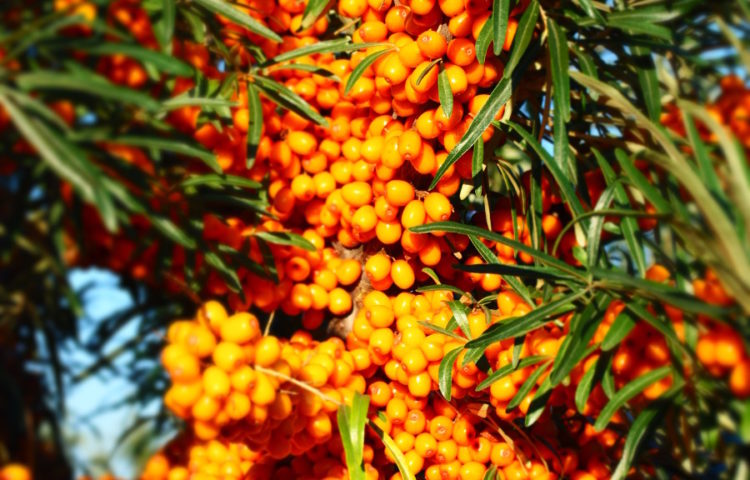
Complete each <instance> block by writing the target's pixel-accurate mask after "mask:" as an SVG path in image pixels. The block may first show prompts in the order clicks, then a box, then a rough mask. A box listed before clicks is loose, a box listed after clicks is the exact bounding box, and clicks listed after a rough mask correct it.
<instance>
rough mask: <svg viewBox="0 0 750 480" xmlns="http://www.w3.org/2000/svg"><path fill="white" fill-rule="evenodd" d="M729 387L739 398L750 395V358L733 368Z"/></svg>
mask: <svg viewBox="0 0 750 480" xmlns="http://www.w3.org/2000/svg"><path fill="white" fill-rule="evenodd" d="M729 389H730V390H731V391H732V393H733V394H734V395H736V396H737V397H738V398H747V397H750V360H748V359H745V360H744V361H742V362H740V363H738V364H737V365H735V367H734V368H733V369H732V373H731V374H730V375H729Z"/></svg>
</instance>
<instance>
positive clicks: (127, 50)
mask: <svg viewBox="0 0 750 480" xmlns="http://www.w3.org/2000/svg"><path fill="white" fill-rule="evenodd" d="M81 50H83V51H84V52H86V53H89V54H91V55H115V54H122V55H125V56H127V57H129V58H132V59H134V60H138V61H140V62H143V63H150V64H151V65H153V66H154V67H156V68H157V69H158V70H159V71H160V72H164V73H168V74H172V75H177V76H180V77H189V76H191V75H193V72H194V70H193V67H192V66H191V65H189V64H187V63H185V62H183V61H182V60H180V59H178V58H176V57H174V56H172V55H167V54H166V53H162V52H158V51H156V50H151V49H149V48H145V47H141V46H140V45H138V44H135V43H124V42H119V43H112V42H107V43H100V44H96V45H91V46H86V47H84V48H82V49H81Z"/></svg>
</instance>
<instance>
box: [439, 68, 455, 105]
mask: <svg viewBox="0 0 750 480" xmlns="http://www.w3.org/2000/svg"><path fill="white" fill-rule="evenodd" d="M437 85H438V96H439V98H440V106H441V107H442V108H443V113H444V114H445V116H446V117H450V116H451V114H452V113H453V92H452V91H451V84H450V81H449V80H448V74H447V73H446V72H445V69H444V68H441V69H440V73H439V74H438V81H437Z"/></svg>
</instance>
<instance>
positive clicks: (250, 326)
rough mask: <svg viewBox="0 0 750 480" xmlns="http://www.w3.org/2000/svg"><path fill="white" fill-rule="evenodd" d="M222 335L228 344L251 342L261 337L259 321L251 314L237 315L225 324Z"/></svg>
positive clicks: (222, 327)
mask: <svg viewBox="0 0 750 480" xmlns="http://www.w3.org/2000/svg"><path fill="white" fill-rule="evenodd" d="M220 333H221V339H222V340H224V341H226V342H233V343H246V342H249V341H251V340H253V339H254V338H256V337H257V336H258V335H260V327H259V325H258V319H257V318H256V317H255V315H252V314H250V313H236V314H234V315H232V316H231V317H229V318H228V319H227V321H226V322H224V324H223V325H222V326H221V332H220Z"/></svg>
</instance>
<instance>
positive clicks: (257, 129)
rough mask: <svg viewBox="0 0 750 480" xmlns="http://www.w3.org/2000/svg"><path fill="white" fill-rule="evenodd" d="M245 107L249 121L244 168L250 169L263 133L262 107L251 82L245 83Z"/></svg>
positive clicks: (256, 90)
mask: <svg viewBox="0 0 750 480" xmlns="http://www.w3.org/2000/svg"><path fill="white" fill-rule="evenodd" d="M247 108H248V113H249V114H250V122H249V125H248V128H247V163H246V165H245V166H246V168H248V169H250V168H252V167H253V164H254V163H255V156H256V154H257V153H258V145H259V144H260V139H261V136H262V133H263V107H262V105H261V103H260V94H259V93H258V89H257V88H255V87H254V86H253V84H252V83H250V82H248V83H247Z"/></svg>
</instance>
